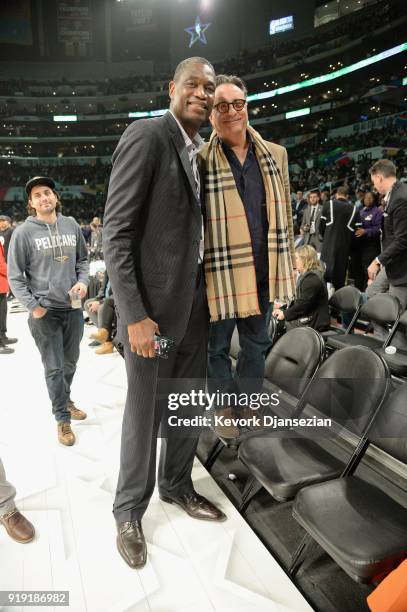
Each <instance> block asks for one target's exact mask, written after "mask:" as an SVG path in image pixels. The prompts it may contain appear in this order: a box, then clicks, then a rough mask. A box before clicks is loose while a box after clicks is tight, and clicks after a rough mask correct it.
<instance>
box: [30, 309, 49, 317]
mask: <svg viewBox="0 0 407 612" xmlns="http://www.w3.org/2000/svg"><path fill="white" fill-rule="evenodd" d="M47 312H48V310H47V308H43V307H42V306H37V308H34V310H33V311H32V316H33V319H42V317H45V315H46V314H47Z"/></svg>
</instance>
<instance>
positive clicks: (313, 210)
mask: <svg viewBox="0 0 407 612" xmlns="http://www.w3.org/2000/svg"><path fill="white" fill-rule="evenodd" d="M321 215H322V204H321V200H320V191H319V189H313V190H312V191H311V193H310V195H309V206H307V208H306V209H305V210H304V214H303V216H302V223H301V227H300V233H301V234H302V236H303V237H304V244H309V245H310V246H313V247H314V249H315V250H316V251H317V253H320V252H321V246H322V243H321V237H320V235H319V223H320V221H321Z"/></svg>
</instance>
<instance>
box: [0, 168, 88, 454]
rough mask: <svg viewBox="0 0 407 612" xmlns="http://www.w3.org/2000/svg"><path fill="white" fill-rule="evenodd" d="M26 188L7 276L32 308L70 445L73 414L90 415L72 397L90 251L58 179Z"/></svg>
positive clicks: (62, 434)
mask: <svg viewBox="0 0 407 612" xmlns="http://www.w3.org/2000/svg"><path fill="white" fill-rule="evenodd" d="M25 189H26V192H27V195H28V207H27V210H28V213H29V214H30V216H29V217H28V218H27V219H26V220H25V222H24V223H23V224H22V225H20V226H19V227H18V228H17V229H16V230H15V231H14V233H13V236H12V239H11V242H10V247H9V260H10V265H9V269H8V276H9V282H10V286H11V288H12V291H13V293H14V295H15V296H16V298H17V299H18V300H19V301H20V302H21V304H23V306H25V307H26V308H27V310H28V312H29V318H28V326H29V328H30V331H31V334H32V336H33V338H34V340H35V343H36V345H37V347H38V349H39V351H40V353H41V358H42V362H43V364H44V370H45V381H46V383H47V388H48V394H49V397H50V400H51V402H52V412H53V414H54V416H55V418H56V420H57V424H58V439H59V441H60V442H61V444H65V445H66V446H72V445H73V444H74V443H75V436H74V434H73V432H72V429H71V418H72V419H77V420H82V419H85V418H86V414H85V413H84V412H83V411H82V410H79V409H78V408H76V406H75V405H74V404H73V402H72V401H71V399H70V390H71V384H72V379H73V376H74V373H75V370H76V364H77V362H78V358H79V345H80V342H81V339H82V336H83V325H84V321H83V314H82V309H81V302H80V300H82V299H83V298H84V297H85V296H86V293H87V285H88V276H89V264H88V253H87V248H86V244H85V241H84V238H83V236H82V232H81V229H80V227H79V225H78V224H77V222H76V221H75V219H73V218H72V217H65V216H63V215H62V214H61V213H59V212H58V208H59V206H60V202H59V199H58V194H57V192H56V191H55V183H54V181H53V180H52V179H51V178H49V177H46V176H36V177H34V178H32V179H30V180H29V181H28V183H27V184H26V187H25Z"/></svg>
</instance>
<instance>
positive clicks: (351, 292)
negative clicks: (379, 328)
mask: <svg viewBox="0 0 407 612" xmlns="http://www.w3.org/2000/svg"><path fill="white" fill-rule="evenodd" d="M361 301H362V294H361V293H360V291H359V289H356V287H352V285H347V286H346V287H341V289H338V291H335V293H334V294H333V295H332V297H331V298H330V300H329V306H330V307H331V308H333V309H335V310H337V311H338V312H346V313H354V312H356V311H357V310H358V309H359V307H360V304H361Z"/></svg>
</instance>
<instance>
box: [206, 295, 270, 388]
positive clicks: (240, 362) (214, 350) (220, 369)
mask: <svg viewBox="0 0 407 612" xmlns="http://www.w3.org/2000/svg"><path fill="white" fill-rule="evenodd" d="M258 296H259V306H260V310H261V313H262V314H260V315H256V316H253V317H245V318H244V319H240V318H237V319H224V320H222V321H216V322H215V323H211V324H210V327H209V347H208V388H209V391H210V392H212V393H214V392H216V390H217V389H219V390H220V391H222V392H223V393H231V392H234V393H258V392H259V391H260V390H261V388H262V385H263V378H264V363H265V358H266V354H267V353H268V351H269V349H270V347H271V340H270V336H269V333H268V324H269V322H270V315H271V311H272V308H271V304H270V302H269V287H268V284H267V285H263V286H258ZM236 326H237V329H238V332H239V344H240V351H239V354H238V357H237V362H236V371H235V376H234V377H233V375H232V360H231V358H230V356H229V351H230V342H231V339H232V335H233V332H234V329H235V327H236Z"/></svg>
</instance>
